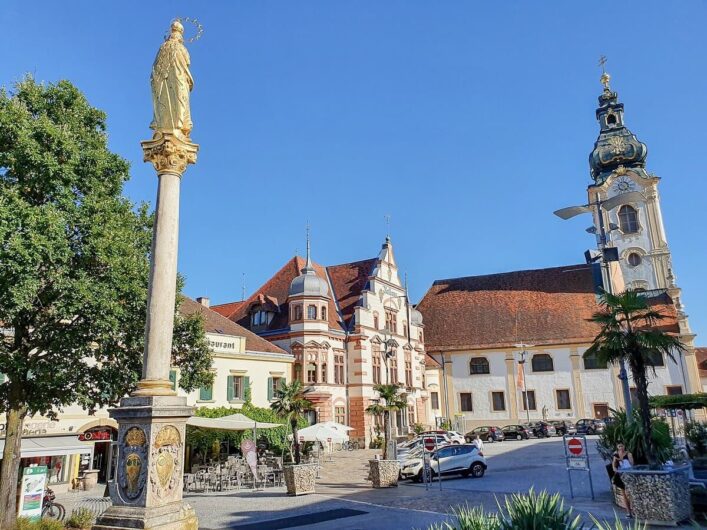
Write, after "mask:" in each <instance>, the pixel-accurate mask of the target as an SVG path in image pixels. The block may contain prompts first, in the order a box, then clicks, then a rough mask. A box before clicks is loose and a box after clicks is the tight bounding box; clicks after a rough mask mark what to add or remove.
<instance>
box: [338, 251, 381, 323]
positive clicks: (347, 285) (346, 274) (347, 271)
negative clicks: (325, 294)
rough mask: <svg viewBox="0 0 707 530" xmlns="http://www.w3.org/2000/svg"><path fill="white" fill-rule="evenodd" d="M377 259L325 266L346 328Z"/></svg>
mask: <svg viewBox="0 0 707 530" xmlns="http://www.w3.org/2000/svg"><path fill="white" fill-rule="evenodd" d="M377 261H378V259H377V258H373V259H366V260H362V261H354V262H353V263H343V264H341V265H332V266H329V267H327V272H328V273H329V277H330V278H331V283H332V286H333V287H334V296H336V299H337V301H338V302H339V308H340V309H341V315H342V317H343V319H344V323H345V324H346V327H347V328H350V326H351V319H352V318H353V315H354V312H355V309H356V305H357V303H358V301H359V300H360V299H361V291H363V290H364V289H365V288H366V285H367V283H368V277H369V276H370V275H371V273H372V272H373V267H375V264H376V262H377Z"/></svg>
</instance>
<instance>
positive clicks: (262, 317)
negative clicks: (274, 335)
mask: <svg viewBox="0 0 707 530" xmlns="http://www.w3.org/2000/svg"><path fill="white" fill-rule="evenodd" d="M270 320H272V312H271V311H265V310H264V309H258V310H256V311H253V312H252V313H251V315H250V325H251V326H254V327H258V326H267V325H268V324H270Z"/></svg>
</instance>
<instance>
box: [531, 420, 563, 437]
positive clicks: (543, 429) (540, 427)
mask: <svg viewBox="0 0 707 530" xmlns="http://www.w3.org/2000/svg"><path fill="white" fill-rule="evenodd" d="M532 430H533V436H535V437H536V438H549V437H551V436H555V435H556V434H557V431H556V430H555V426H554V425H551V424H549V423H547V422H546V421H539V422H537V423H535V424H533V425H532Z"/></svg>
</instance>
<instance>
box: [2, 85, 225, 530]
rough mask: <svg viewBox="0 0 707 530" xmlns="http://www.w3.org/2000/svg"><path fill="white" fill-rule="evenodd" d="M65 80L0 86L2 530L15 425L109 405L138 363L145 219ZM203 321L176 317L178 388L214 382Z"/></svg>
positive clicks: (102, 119) (10, 508)
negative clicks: (68, 409) (66, 409)
mask: <svg viewBox="0 0 707 530" xmlns="http://www.w3.org/2000/svg"><path fill="white" fill-rule="evenodd" d="M107 141H108V136H107V132H106V116H105V114H104V113H103V112H101V111H100V110H98V109H96V108H93V107H92V106H91V105H89V103H88V101H87V100H86V98H85V97H84V96H83V94H81V92H80V91H79V90H78V89H77V88H76V87H74V86H73V85H72V84H71V83H69V82H68V81H60V82H59V83H57V84H48V85H44V84H39V83H36V82H35V81H34V80H33V79H31V78H26V79H24V80H23V81H21V82H19V83H17V84H16V86H15V88H14V90H13V91H11V92H8V91H7V90H5V89H3V90H0V326H2V328H3V334H2V335H1V336H0V373H2V374H4V375H5V378H4V379H5V380H4V382H3V383H2V384H0V412H4V413H6V415H7V420H6V438H5V449H4V452H3V461H2V468H1V469H0V528H11V527H12V526H13V523H14V519H15V510H16V507H15V493H16V487H17V482H18V470H19V463H20V445H21V438H22V426H23V422H24V419H25V418H26V417H27V415H33V414H42V415H46V416H48V417H51V418H55V417H56V416H57V414H58V412H60V411H61V409H62V407H63V406H66V405H68V404H71V403H78V404H80V405H81V406H83V407H84V408H85V409H87V410H88V411H93V410H95V409H96V408H99V407H104V406H108V405H113V404H115V403H116V402H117V401H118V399H119V398H120V397H121V396H123V395H125V394H126V393H127V392H130V391H131V390H132V389H133V388H134V386H135V384H136V383H137V381H138V379H139V376H140V373H141V365H142V352H143V346H144V329H145V315H146V299H147V283H148V272H149V252H150V244H151V232H152V216H151V215H150V214H149V213H148V209H147V206H145V205H142V206H140V207H139V208H137V209H136V208H135V207H134V205H133V204H131V203H130V201H128V200H127V199H126V198H125V197H123V196H122V195H121V192H122V188H123V184H124V183H125V182H126V181H127V180H128V178H129V174H128V163H127V162H126V161H125V160H123V159H122V158H120V157H119V156H118V155H116V154H114V153H112V152H111V151H110V150H109V149H108V146H107ZM203 333H204V332H203V323H202V322H201V321H200V320H199V319H198V318H177V321H176V327H175V344H174V352H173V353H174V357H175V362H176V364H177V365H178V366H179V368H180V371H181V381H180V385H181V386H182V387H183V388H184V389H185V390H191V389H193V388H196V387H197V386H199V384H200V383H203V382H205V381H208V380H209V379H210V377H212V376H211V375H210V374H209V373H208V372H204V368H205V367H210V365H211V360H210V358H209V351H208V348H207V347H206V343H205V342H204V339H203Z"/></svg>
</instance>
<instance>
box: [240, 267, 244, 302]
mask: <svg viewBox="0 0 707 530" xmlns="http://www.w3.org/2000/svg"><path fill="white" fill-rule="evenodd" d="M244 301H245V272H244V273H243V276H242V278H241V302H244Z"/></svg>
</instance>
